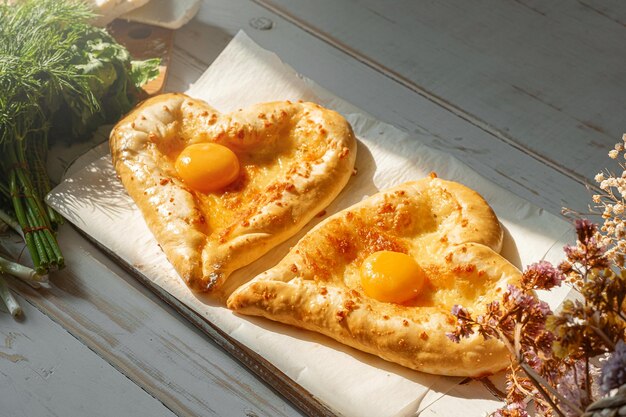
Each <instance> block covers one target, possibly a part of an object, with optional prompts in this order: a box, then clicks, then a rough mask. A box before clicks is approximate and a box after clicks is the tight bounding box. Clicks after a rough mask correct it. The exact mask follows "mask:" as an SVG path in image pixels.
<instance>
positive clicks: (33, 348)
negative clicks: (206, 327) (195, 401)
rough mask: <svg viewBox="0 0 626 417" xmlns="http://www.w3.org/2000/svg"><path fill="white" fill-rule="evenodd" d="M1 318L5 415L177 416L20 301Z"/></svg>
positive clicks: (0, 386) (0, 410)
mask: <svg viewBox="0 0 626 417" xmlns="http://www.w3.org/2000/svg"><path fill="white" fill-rule="evenodd" d="M18 299H19V303H20V305H21V306H22V308H23V309H24V318H23V319H21V320H18V321H16V320H14V319H13V318H12V317H11V316H10V315H8V314H4V313H2V314H0V375H1V376H0V393H1V394H0V415H2V416H5V417H36V416H49V417H56V416H58V417H74V416H76V417H79V416H81V417H82V416H86V415H89V416H91V417H105V416H110V417H117V416H127V415H132V416H136V417H174V416H175V414H174V413H173V412H172V411H170V410H168V409H167V408H166V407H165V406H164V405H163V403H161V402H160V401H159V400H158V399H155V398H154V397H152V396H151V395H150V394H148V393H147V392H145V391H144V390H142V389H141V388H140V387H139V386H137V385H135V384H134V383H133V382H132V381H131V380H129V379H128V378H126V377H125V376H124V375H122V374H120V373H119V372H118V371H117V370H115V368H113V367H112V366H111V365H110V364H109V363H108V362H106V361H105V360H104V359H102V358H101V357H100V356H98V355H97V354H95V353H94V352H92V351H91V350H90V349H89V348H88V347H87V346H85V345H83V344H82V343H80V342H79V341H78V340H76V339H74V338H73V337H72V336H71V335H70V334H69V333H68V332H67V331H66V330H64V329H63V328H62V327H61V326H59V325H58V324H57V323H55V322H54V321H52V320H51V319H50V318H49V317H47V316H46V315H45V314H43V313H42V312H40V311H39V310H37V309H36V308H34V307H33V306H32V305H31V304H30V303H28V302H27V301H26V300H25V299H23V298H21V297H19V296H18Z"/></svg>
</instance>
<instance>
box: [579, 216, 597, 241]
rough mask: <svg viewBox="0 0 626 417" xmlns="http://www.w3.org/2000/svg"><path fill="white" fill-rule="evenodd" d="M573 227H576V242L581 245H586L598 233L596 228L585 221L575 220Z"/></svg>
mask: <svg viewBox="0 0 626 417" xmlns="http://www.w3.org/2000/svg"><path fill="white" fill-rule="evenodd" d="M574 225H575V227H576V236H577V237H578V241H579V242H581V243H582V244H583V245H587V244H588V243H589V242H590V241H591V239H593V238H594V237H595V235H596V232H597V231H598V228H597V226H596V225H595V224H593V223H592V222H591V221H589V220H587V219H576V221H575V222H574Z"/></svg>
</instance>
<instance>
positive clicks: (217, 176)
mask: <svg viewBox="0 0 626 417" xmlns="http://www.w3.org/2000/svg"><path fill="white" fill-rule="evenodd" d="M174 166H175V167H176V172H177V173H178V176H179V177H180V178H181V179H182V180H183V182H185V184H187V185H189V186H190V187H191V188H193V189H194V190H196V191H200V192H202V193H209V192H212V191H218V190H220V189H222V188H224V187H226V186H227V185H228V184H230V183H231V182H233V181H235V179H237V177H238V176H239V160H238V159H237V155H235V153H234V152H233V151H231V150H230V149H228V148H227V147H226V146H223V145H219V144H217V143H196V144H193V145H189V146H187V147H186V148H185V149H183V151H182V152H181V153H180V155H178V158H176V163H175V164H174Z"/></svg>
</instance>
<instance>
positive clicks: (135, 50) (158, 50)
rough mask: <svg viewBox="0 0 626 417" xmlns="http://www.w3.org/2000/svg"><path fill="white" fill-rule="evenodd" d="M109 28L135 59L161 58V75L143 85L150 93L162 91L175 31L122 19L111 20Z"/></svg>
mask: <svg viewBox="0 0 626 417" xmlns="http://www.w3.org/2000/svg"><path fill="white" fill-rule="evenodd" d="M107 30H108V31H109V33H111V35H113V37H114V38H115V39H116V40H117V41H118V42H119V43H120V44H122V45H124V46H125V47H126V49H128V51H129V52H130V54H131V56H132V57H133V59H136V60H144V59H150V58H160V59H161V64H160V65H159V76H158V77H157V78H155V79H154V80H152V81H150V82H148V83H147V84H145V85H144V86H143V87H142V88H143V90H144V91H145V92H146V93H147V94H148V95H153V94H158V93H160V92H161V91H162V90H163V88H164V86H165V82H166V81H167V72H168V71H167V69H168V65H169V63H170V56H171V51H172V45H173V39H174V31H173V30H171V29H165V28H162V27H158V26H152V25H146V24H143V23H137V22H128V21H126V20H122V19H116V20H114V21H113V22H111V23H110V24H109V25H108V26H107Z"/></svg>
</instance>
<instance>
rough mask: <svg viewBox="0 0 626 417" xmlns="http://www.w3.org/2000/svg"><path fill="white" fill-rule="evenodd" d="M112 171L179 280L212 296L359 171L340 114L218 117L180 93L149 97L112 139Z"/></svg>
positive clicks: (302, 106) (301, 111) (279, 105)
mask: <svg viewBox="0 0 626 417" xmlns="http://www.w3.org/2000/svg"><path fill="white" fill-rule="evenodd" d="M110 147H111V155H112V159H113V164H114V166H115V169H116V171H117V173H118V175H119V177H120V179H121V181H122V183H123V184H124V187H125V188H126V190H127V191H128V194H129V195H130V196H131V197H132V198H133V200H134V201H135V203H136V204H137V206H138V207H139V209H140V210H141V212H142V214H143V216H144V219H145V221H146V224H147V225H148V227H149V228H150V230H151V231H152V233H153V234H154V236H155V238H156V240H157V241H158V243H159V245H160V246H161V248H162V249H163V251H164V252H165V254H166V255H167V258H168V259H169V261H170V262H171V263H172V265H173V266H174V268H175V269H176V270H177V271H178V273H179V274H180V276H181V277H182V279H183V280H184V281H185V282H186V283H187V284H188V285H189V286H190V287H191V288H192V289H194V290H198V291H216V290H218V289H219V288H220V287H221V286H222V285H223V283H224V282H225V280H226V279H227V278H228V276H229V275H230V274H231V273H232V272H233V271H234V270H236V269H238V268H241V267H242V266H244V265H247V264H249V263H251V262H252V261H254V260H255V259H257V258H259V257H260V256H262V255H263V254H264V253H266V252H267V251H268V250H270V249H271V248H272V247H274V246H275V245H277V244H278V243H280V242H282V241H284V240H286V239H287V238H289V237H291V236H292V235H294V234H295V233H296V232H297V231H299V230H300V229H301V228H302V227H303V226H304V225H305V224H306V223H307V222H308V221H309V220H311V219H312V218H313V217H314V216H316V215H317V214H318V213H319V212H320V211H322V210H323V208H324V207H326V206H327V205H328V204H329V203H330V202H331V201H332V200H333V199H334V198H335V197H336V196H337V194H339V192H340V191H341V189H342V188H343V187H344V186H345V185H346V183H347V182H348V179H349V178H350V176H351V175H352V173H353V169H354V161H355V157H356V139H355V137H354V134H353V133H352V129H351V128H350V125H349V124H348V123H347V121H346V120H345V119H344V118H343V117H342V116H340V115H339V114H338V113H336V112H334V111H331V110H327V109H325V108H323V107H321V106H319V105H317V104H313V103H303V102H299V103H292V102H275V103H265V104H258V105H255V106H252V107H250V108H247V109H244V110H238V111H235V112H233V113H230V114H221V113H220V112H218V111H217V110H215V109H213V108H212V107H210V106H209V105H208V104H206V103H205V102H203V101H200V100H196V99H193V98H190V97H188V96H186V95H184V94H164V95H160V96H157V97H154V98H151V99H149V100H147V101H145V102H144V103H142V104H141V105H140V106H138V107H137V108H136V109H135V110H133V111H132V112H131V113H130V114H128V115H127V116H126V117H125V118H124V119H123V120H121V121H120V122H119V123H118V124H117V125H116V126H115V128H114V129H113V131H112V133H111V137H110Z"/></svg>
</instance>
